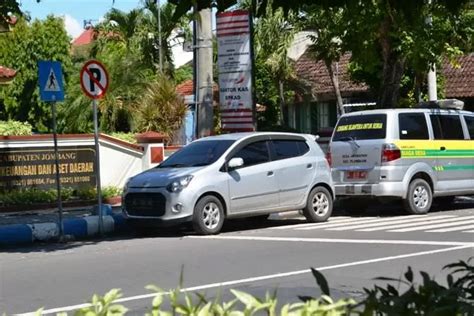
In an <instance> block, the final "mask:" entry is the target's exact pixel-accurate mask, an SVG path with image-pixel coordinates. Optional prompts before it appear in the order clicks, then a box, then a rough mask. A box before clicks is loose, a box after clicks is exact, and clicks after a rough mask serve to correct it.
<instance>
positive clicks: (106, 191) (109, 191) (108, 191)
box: [101, 186, 122, 199]
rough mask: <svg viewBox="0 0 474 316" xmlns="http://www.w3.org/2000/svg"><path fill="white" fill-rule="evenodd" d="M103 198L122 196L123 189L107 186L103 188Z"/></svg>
mask: <svg viewBox="0 0 474 316" xmlns="http://www.w3.org/2000/svg"><path fill="white" fill-rule="evenodd" d="M101 193H102V198H103V199H107V198H111V197H114V196H119V195H121V194H122V189H120V188H118V187H114V186H107V187H104V188H102V192H101Z"/></svg>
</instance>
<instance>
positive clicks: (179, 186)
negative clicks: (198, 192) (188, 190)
mask: <svg viewBox="0 0 474 316" xmlns="http://www.w3.org/2000/svg"><path fill="white" fill-rule="evenodd" d="M192 179H193V176H192V175H187V176H183V177H179V178H176V179H174V180H173V181H172V182H171V183H170V184H168V186H167V187H166V189H167V190H168V191H169V192H172V193H176V192H180V191H181V190H183V189H184V188H185V187H187V186H188V184H189V182H191V180H192Z"/></svg>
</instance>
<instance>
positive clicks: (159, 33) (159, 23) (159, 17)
mask: <svg viewBox="0 0 474 316" xmlns="http://www.w3.org/2000/svg"><path fill="white" fill-rule="evenodd" d="M156 3H157V9H158V10H157V11H158V47H159V48H158V49H159V50H158V53H159V55H158V58H159V61H160V72H163V54H162V46H161V4H160V0H157V1H156Z"/></svg>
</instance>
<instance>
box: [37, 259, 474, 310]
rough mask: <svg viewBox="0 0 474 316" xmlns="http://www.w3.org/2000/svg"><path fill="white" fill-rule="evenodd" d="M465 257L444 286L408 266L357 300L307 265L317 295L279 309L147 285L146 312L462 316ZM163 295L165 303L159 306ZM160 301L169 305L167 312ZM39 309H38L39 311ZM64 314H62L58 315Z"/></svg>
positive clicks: (466, 301)
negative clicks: (336, 292) (334, 290)
mask: <svg viewBox="0 0 474 316" xmlns="http://www.w3.org/2000/svg"><path fill="white" fill-rule="evenodd" d="M472 259H473V258H471V259H469V260H468V261H467V262H466V261H459V262H457V263H453V264H449V265H447V266H445V267H444V268H443V269H446V270H449V271H450V272H449V273H448V277H447V286H443V285H440V284H438V283H437V282H436V281H435V280H434V279H433V278H431V277H430V276H429V275H428V274H427V273H426V272H420V274H421V276H422V279H423V282H422V283H421V284H420V285H417V284H415V283H414V280H413V272H412V270H411V268H410V267H409V268H408V270H407V272H406V273H405V275H404V278H403V279H391V278H377V280H381V281H389V282H391V281H396V282H399V283H400V282H401V283H404V284H405V285H407V286H408V289H407V290H405V291H403V292H401V291H400V290H398V289H396V288H395V287H394V286H392V285H390V284H388V285H387V286H386V288H383V287H380V286H377V285H375V286H374V288H373V289H364V290H365V292H366V294H367V297H366V298H365V299H363V300H362V301H361V302H359V303H356V301H355V300H354V299H352V298H344V299H339V300H337V301H335V300H333V299H332V298H331V297H330V292H329V286H328V282H327V281H326V279H325V278H324V276H323V275H322V274H321V273H320V272H319V271H317V270H314V269H312V270H311V271H312V273H313V276H314V277H315V279H316V282H317V284H318V285H319V287H320V289H321V291H322V296H321V297H319V298H315V297H300V299H301V302H297V303H289V304H285V305H283V306H282V307H280V308H279V307H278V306H279V304H278V301H277V298H276V292H274V294H273V295H270V294H268V293H267V294H266V295H265V298H258V297H255V296H253V295H250V294H248V293H245V292H241V291H237V290H231V292H232V294H233V295H234V296H235V299H233V300H232V301H230V302H220V299H219V298H216V299H214V300H213V301H210V300H208V299H207V298H206V297H205V295H204V294H201V293H194V294H192V293H190V292H184V291H182V290H181V289H179V288H178V289H176V290H174V291H168V292H165V291H163V290H162V289H160V288H158V287H156V286H153V285H149V286H147V287H146V288H147V289H148V290H151V291H153V292H154V293H156V296H155V297H154V299H153V301H152V307H151V309H150V312H149V313H146V316H168V315H169V316H171V315H189V316H191V315H192V316H210V315H212V316H214V315H216V316H232V315H235V316H252V315H268V316H276V315H282V316H300V315H301V316H310V315H314V316H343V315H344V316H346V315H358V316H373V315H377V316H378V315H380V316H383V315H387V316H405V315H420V316H421V315H426V316H438V315H439V316H444V315H446V316H464V315H466V316H467V315H474V266H473V265H472V264H471V263H470V262H471V261H472ZM121 296H122V294H121V293H120V290H119V289H113V290H111V291H109V292H108V293H107V294H105V295H104V296H103V297H101V296H98V295H94V296H93V298H92V301H91V302H90V306H89V307H85V308H82V309H80V310H78V311H77V312H75V314H74V315H75V316H108V315H117V316H120V315H125V314H126V313H127V309H126V308H125V307H124V306H122V305H119V304H116V303H114V302H115V301H116V300H117V299H119V298H120V297H121ZM165 299H167V303H168V304H163V303H164V301H165ZM163 305H165V306H169V309H170V311H166V310H164V308H163ZM40 314H41V310H38V315H40ZM58 315H60V316H66V315H67V314H66V313H61V314H58Z"/></svg>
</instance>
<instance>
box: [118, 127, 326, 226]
mask: <svg viewBox="0 0 474 316" xmlns="http://www.w3.org/2000/svg"><path fill="white" fill-rule="evenodd" d="M333 198H334V188H333V185H332V181H331V171H330V168H329V165H328V163H327V161H326V159H325V156H324V153H323V152H322V150H321V149H320V148H319V145H318V144H317V143H316V141H315V137H314V136H312V135H303V134H291V133H270V132H261V133H259V132H256V133H236V134H228V135H220V136H211V137H206V138H202V139H199V140H197V141H194V142H192V143H191V144H189V145H187V146H186V147H184V148H182V149H181V150H179V151H177V152H176V153H174V154H173V155H171V156H170V157H169V158H168V159H166V160H165V161H163V162H162V163H161V164H160V165H158V166H157V167H155V168H152V169H150V170H147V171H145V172H142V173H140V174H138V175H136V176H134V177H132V178H130V179H129V180H128V181H127V183H126V185H125V188H124V195H123V201H124V203H122V205H123V214H124V216H125V218H126V219H127V220H128V221H129V222H130V223H131V224H132V225H133V226H135V227H137V228H140V227H148V228H150V227H159V226H169V225H176V224H180V223H186V222H191V223H192V224H193V228H194V230H195V231H196V232H197V233H199V234H216V233H218V232H219V231H220V230H221V228H222V225H223V223H224V219H227V218H237V217H255V216H258V217H259V218H266V217H268V215H269V214H270V213H274V212H280V211H289V210H301V209H302V210H303V213H304V215H305V217H306V218H307V220H308V221H310V222H323V221H326V220H327V219H328V218H329V216H331V212H332V205H333Z"/></svg>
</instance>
